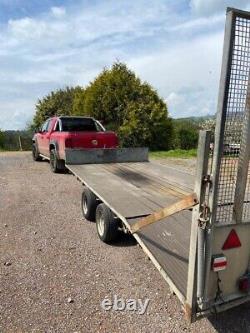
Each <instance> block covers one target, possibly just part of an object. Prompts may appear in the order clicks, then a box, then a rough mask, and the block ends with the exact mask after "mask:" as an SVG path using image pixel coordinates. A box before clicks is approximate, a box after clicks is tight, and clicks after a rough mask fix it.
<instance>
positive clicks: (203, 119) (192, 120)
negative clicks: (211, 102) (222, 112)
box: [174, 115, 215, 123]
mask: <svg viewBox="0 0 250 333" xmlns="http://www.w3.org/2000/svg"><path fill="white" fill-rule="evenodd" d="M208 119H215V115H207V116H202V117H186V118H174V120H175V121H190V122H194V123H201V122H203V121H205V120H208Z"/></svg>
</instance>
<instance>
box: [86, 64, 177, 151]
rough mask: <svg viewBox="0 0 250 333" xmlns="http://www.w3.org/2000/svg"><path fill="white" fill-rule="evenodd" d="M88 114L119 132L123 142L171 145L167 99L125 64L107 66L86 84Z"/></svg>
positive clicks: (153, 146) (164, 146) (124, 143)
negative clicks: (164, 99)
mask: <svg viewBox="0 0 250 333" xmlns="http://www.w3.org/2000/svg"><path fill="white" fill-rule="evenodd" d="M83 109H84V114H87V115H90V116H93V117H95V118H97V119H99V120H102V122H103V123H104V124H105V125H106V126H107V127H108V128H109V129H113V130H115V131H117V132H118V134H119V137H120V142H121V145H122V146H144V145H146V146H149V147H150V148H151V149H168V148H169V147H170V145H171V140H172V123H171V121H170V119H169V118H168V111H167V106H166V104H165V102H164V101H163V100H162V99H161V98H160V97H159V96H158V94H157V92H156V91H155V90H154V89H153V88H152V87H151V86H150V85H149V84H147V83H142V82H141V80H140V79H139V78H138V77H136V75H135V74H134V73H133V72H132V71H131V70H129V69H128V68H127V66H126V65H125V64H122V63H120V62H117V63H115V64H114V65H113V66H112V67H111V69H107V68H105V69H104V70H103V71H102V72H101V74H100V75H98V77H97V78H96V79H95V80H94V81H93V82H92V83H91V84H90V85H89V86H88V87H87V88H86V90H85V93H84V108H83Z"/></svg>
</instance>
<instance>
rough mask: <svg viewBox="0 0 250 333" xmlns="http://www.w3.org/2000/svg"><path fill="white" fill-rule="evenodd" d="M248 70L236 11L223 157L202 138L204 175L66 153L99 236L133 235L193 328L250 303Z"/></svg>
mask: <svg viewBox="0 0 250 333" xmlns="http://www.w3.org/2000/svg"><path fill="white" fill-rule="evenodd" d="M249 71H250V13H249V12H243V11H239V10H236V9H231V8H228V10H227V19H226V28H225V39H224V50H223V62H222V70H221V79H220V88H219V99H218V110H217V119H216V130H215V138H214V140H215V142H214V149H213V153H212V156H211V154H210V142H211V133H210V132H209V131H202V132H201V133H200V138H199V145H198V157H197V170H196V175H195V176H192V175H191V174H189V173H186V172H184V171H180V170H178V169H175V168H173V167H169V166H167V165H162V164H159V163H156V162H149V161H148V157H147V149H145V148H134V149H96V150H93V149H92V150H91V151H88V150H74V149H67V150H66V166H67V168H68V169H69V170H70V171H71V172H72V174H74V175H75V176H76V177H77V178H78V179H79V180H80V181H81V182H82V183H83V184H84V185H85V187H84V191H83V200H82V205H83V213H84V215H85V216H86V217H88V218H89V219H94V218H95V216H96V223H97V231H98V234H99V236H100V238H101V239H102V240H104V241H111V240H112V239H113V237H114V235H115V234H116V231H117V228H122V229H123V230H126V231H127V232H130V233H132V234H133V236H134V237H135V238H136V240H137V242H138V243H139V244H140V246H141V247H142V249H143V250H144V251H145V253H146V254H147V255H148V256H149V258H150V259H151V261H152V262H153V264H154V265H155V266H156V268H157V269H158V270H159V271H160V273H161V274H162V276H163V277H164V279H165V280H166V281H167V283H168V284H169V286H170V288H171V289H172V291H173V292H174V293H175V294H176V295H177V297H178V298H179V299H180V301H181V302H182V304H183V307H184V309H185V313H186V316H187V318H188V320H189V321H191V322H192V321H195V320H196V319H197V318H199V317H202V316H204V315H207V314H209V313H215V312H220V311H224V310H226V309H228V308H231V307H234V306H237V305H239V304H241V303H245V302H247V301H249V300H250V169H249V157H250V77H249ZM228 145H231V146H232V145H236V146H237V147H238V148H237V149H235V150H232V151H230V153H228V151H227V147H228Z"/></svg>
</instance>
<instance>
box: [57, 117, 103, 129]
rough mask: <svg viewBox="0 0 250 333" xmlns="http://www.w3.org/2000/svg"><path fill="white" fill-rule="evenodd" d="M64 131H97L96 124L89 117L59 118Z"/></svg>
mask: <svg viewBox="0 0 250 333" xmlns="http://www.w3.org/2000/svg"><path fill="white" fill-rule="evenodd" d="M61 122H62V131H64V132H97V131H98V129H97V126H96V123H95V122H94V120H93V119H91V118H61Z"/></svg>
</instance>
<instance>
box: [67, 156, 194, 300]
mask: <svg viewBox="0 0 250 333" xmlns="http://www.w3.org/2000/svg"><path fill="white" fill-rule="evenodd" d="M67 167H68V169H69V170H70V171H71V172H72V173H73V174H74V175H75V176H76V177H77V178H78V179H79V180H80V181H81V182H82V183H83V184H85V185H87V186H88V187H89V188H90V189H91V190H92V191H93V192H94V193H95V194H96V195H97V196H98V197H99V198H100V199H101V200H102V201H103V202H104V203H105V204H107V205H108V206H109V207H110V208H111V210H112V211H113V212H114V213H115V214H116V215H117V216H118V217H119V218H121V219H122V221H123V222H124V223H125V224H126V225H128V224H132V223H134V222H135V221H137V220H139V219H140V218H141V217H143V216H145V215H148V214H151V213H153V212H155V211H157V210H159V209H161V208H163V207H166V206H168V205H170V204H172V203H174V202H176V201H178V200H180V199H181V198H183V197H184V196H185V195H187V194H190V193H192V192H193V183H194V176H193V175H191V174H190V173H188V172H184V171H180V170H178V169H175V168H173V167H170V166H167V165H162V164H160V163H157V162H154V161H151V162H140V163H107V164H81V165H67ZM190 228H191V211H190V210H185V211H182V212H180V213H177V214H175V215H174V216H170V217H168V218H166V219H164V220H162V221H159V222H157V223H154V224H152V225H149V226H147V227H145V228H143V229H142V230H141V231H140V232H138V233H137V234H135V238H136V239H137V241H138V242H139V244H140V245H141V246H142V247H143V249H144V251H145V252H146V253H147V254H148V255H149V257H150V258H151V259H152V261H153V262H154V264H155V265H156V267H157V268H158V269H159V271H160V272H161V273H162V275H163V277H164V278H165V279H166V280H168V282H170V285H171V284H172V283H171V281H172V282H173V286H176V287H177V289H176V290H175V288H173V289H174V291H175V292H176V293H177V296H178V297H179V298H180V299H181V300H182V301H183V302H184V300H185V297H186V288H187V271H188V255H189V241H190ZM170 280H171V281H170Z"/></svg>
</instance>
